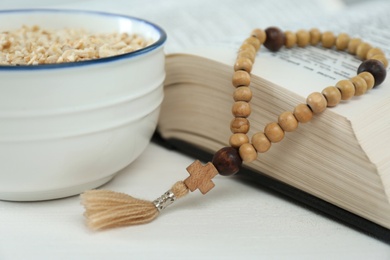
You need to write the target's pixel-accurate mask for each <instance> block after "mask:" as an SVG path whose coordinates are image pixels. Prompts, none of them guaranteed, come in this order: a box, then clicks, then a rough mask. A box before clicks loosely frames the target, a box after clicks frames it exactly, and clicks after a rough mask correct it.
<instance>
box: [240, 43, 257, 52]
mask: <svg viewBox="0 0 390 260" xmlns="http://www.w3.org/2000/svg"><path fill="white" fill-rule="evenodd" d="M238 51H251V52H253V53H256V48H255V46H253V45H252V44H249V43H246V42H244V43H243V44H241V46H240V49H239V50H238Z"/></svg>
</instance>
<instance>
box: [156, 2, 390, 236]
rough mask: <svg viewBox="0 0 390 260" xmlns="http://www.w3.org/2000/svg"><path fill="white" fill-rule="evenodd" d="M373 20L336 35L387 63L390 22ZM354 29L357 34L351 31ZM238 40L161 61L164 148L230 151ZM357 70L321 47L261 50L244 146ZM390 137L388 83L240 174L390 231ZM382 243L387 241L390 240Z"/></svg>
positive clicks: (319, 119)
mask: <svg viewBox="0 0 390 260" xmlns="http://www.w3.org/2000/svg"><path fill="white" fill-rule="evenodd" d="M385 6H386V7H387V8H388V7H389V5H385ZM387 12H389V9H387ZM378 17H380V19H379V18H378V19H377V20H375V19H374V18H373V17H370V19H371V22H372V25H373V26H372V28H371V29H372V30H370V31H369V32H368V33H367V31H358V30H356V28H355V29H353V30H352V33H349V32H348V28H346V27H343V29H344V28H346V29H345V30H338V31H336V33H339V32H347V33H349V34H350V35H351V36H360V37H362V38H363V39H364V41H367V42H369V43H371V44H372V45H373V46H376V47H380V48H382V49H383V50H384V51H385V52H386V54H387V57H390V55H389V54H390V49H389V47H388V46H390V37H388V36H389V32H390V27H389V25H388V24H389V21H387V22H385V21H384V19H387V20H390V19H389V17H388V16H380V15H378ZM344 22H345V21H344ZM360 22H361V23H362V24H363V23H364V22H367V21H364V20H361V21H360ZM385 23H387V25H385ZM351 24H353V26H354V27H355V26H356V25H357V24H356V21H354V22H351ZM385 26H387V27H385ZM361 28H362V27H361ZM305 29H310V28H305ZM249 33H250V31H248V34H249ZM378 35H379V36H383V37H379V36H378ZM242 40H243V39H235V38H233V39H232V41H229V42H226V41H225V42H221V43H215V44H213V45H208V46H203V47H199V48H191V49H187V50H185V51H182V52H180V53H170V54H169V55H168V56H167V63H166V71H167V78H166V82H165V101H164V103H163V106H162V111H161V116H160V122H159V127H158V131H159V133H160V134H161V136H162V137H163V138H164V139H165V140H168V141H169V140H179V141H180V142H183V143H185V144H187V145H189V146H190V147H194V149H196V150H201V151H205V152H206V153H208V154H213V153H214V152H216V151H217V150H219V149H220V148H222V147H223V146H228V145H229V137H230V135H231V132H230V122H231V120H232V119H233V115H232V113H231V107H232V104H233V98H232V93H233V91H234V88H233V86H232V84H231V78H232V75H233V68H232V67H233V64H234V62H235V58H236V53H237V49H238V48H239V45H240V43H241V41H242ZM360 62H361V61H359V60H358V59H357V58H355V57H353V56H351V55H349V54H347V53H340V52H338V51H335V50H332V49H324V48H322V47H319V46H317V47H312V46H308V47H306V48H298V47H295V48H294V49H289V50H287V49H283V50H281V51H279V52H278V53H271V52H269V51H267V50H266V49H265V48H264V47H262V49H261V50H260V53H259V54H258V55H257V57H256V61H255V64H254V67H253V70H252V79H251V86H250V87H251V89H252V92H253V98H252V100H251V107H252V113H251V116H250V117H249V120H250V122H251V128H250V131H249V133H248V136H252V135H253V134H254V133H256V132H258V131H263V129H264V126H265V125H266V124H267V123H269V122H273V121H277V117H278V115H279V114H281V113H282V112H284V111H292V110H293V108H294V107H295V106H296V105H297V104H299V103H305V100H306V97H307V96H308V95H309V94H310V93H312V92H314V91H318V92H321V91H322V90H323V89H324V88H325V87H327V86H334V85H335V84H336V83H337V81H338V80H341V79H345V78H351V77H353V76H355V75H356V70H357V67H358V65H359V64H360ZM389 130H390V79H389V77H388V78H387V80H386V81H385V82H384V83H383V84H382V85H380V86H378V87H376V88H374V89H372V90H370V91H369V92H368V93H366V94H365V95H363V96H360V97H354V98H352V99H351V100H348V101H343V102H341V103H340V104H339V105H338V106H337V107H335V108H328V109H326V111H325V112H323V113H322V114H320V115H316V116H315V118H314V119H313V120H312V121H310V122H309V123H306V124H300V125H299V127H298V129H297V130H296V131H294V132H291V133H286V136H285V138H284V139H283V140H282V141H281V142H280V143H276V144H272V147H271V149H270V150H269V151H268V152H266V153H264V154H260V156H258V159H257V160H255V161H254V162H252V163H248V164H245V165H244V166H245V168H247V169H249V172H251V174H250V175H251V176H256V175H265V176H267V177H269V178H270V179H272V180H276V181H277V182H278V183H283V184H286V185H288V186H292V187H294V188H296V189H297V190H300V191H302V192H303V193H304V194H309V196H312V197H313V198H317V199H319V200H320V201H324V202H326V203H329V204H330V205H334V206H335V207H337V208H341V209H343V210H345V211H346V212H349V213H351V214H353V215H356V216H359V218H362V219H365V220H368V221H369V222H372V223H375V225H378V226H380V227H382V228H384V230H390V148H389V147H390V146H389V144H390V135H389V134H388V133H389ZM361 228H362V229H367V228H365V227H361ZM368 231H369V230H368ZM387 235H388V237H390V231H389V232H388V233H387Z"/></svg>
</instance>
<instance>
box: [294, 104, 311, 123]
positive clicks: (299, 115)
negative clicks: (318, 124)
mask: <svg viewBox="0 0 390 260" xmlns="http://www.w3.org/2000/svg"><path fill="white" fill-rule="evenodd" d="M293 114H294V116H295V118H296V119H297V120H298V122H300V123H307V122H309V121H310V120H311V119H312V118H313V111H311V109H310V108H309V107H308V106H307V105H306V104H299V105H297V106H296V107H295V108H294V112H293Z"/></svg>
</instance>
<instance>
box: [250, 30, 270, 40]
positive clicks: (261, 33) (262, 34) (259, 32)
mask: <svg viewBox="0 0 390 260" xmlns="http://www.w3.org/2000/svg"><path fill="white" fill-rule="evenodd" d="M251 35H252V36H254V37H256V38H257V39H259V40H260V43H261V44H263V43H264V42H265V40H266V38H267V35H266V33H265V31H264V30H261V29H254V30H253V31H252V34H251Z"/></svg>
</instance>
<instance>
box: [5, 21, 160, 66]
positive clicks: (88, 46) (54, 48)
mask: <svg viewBox="0 0 390 260" xmlns="http://www.w3.org/2000/svg"><path fill="white" fill-rule="evenodd" d="M152 43H153V41H152V40H146V39H144V38H143V37H141V36H139V35H137V34H127V33H115V32H114V33H106V34H103V33H101V34H91V33H88V32H86V31H85V30H83V29H67V28H66V29H61V30H47V29H42V28H40V27H39V26H30V27H29V26H22V27H21V28H20V29H17V30H13V31H4V32H1V33H0V65H39V64H53V63H65V62H76V61H84V60H92V59H99V58H105V57H110V56H115V55H119V54H124V53H129V52H133V51H135V50H138V49H142V48H144V47H146V46H148V45H150V44H152Z"/></svg>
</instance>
